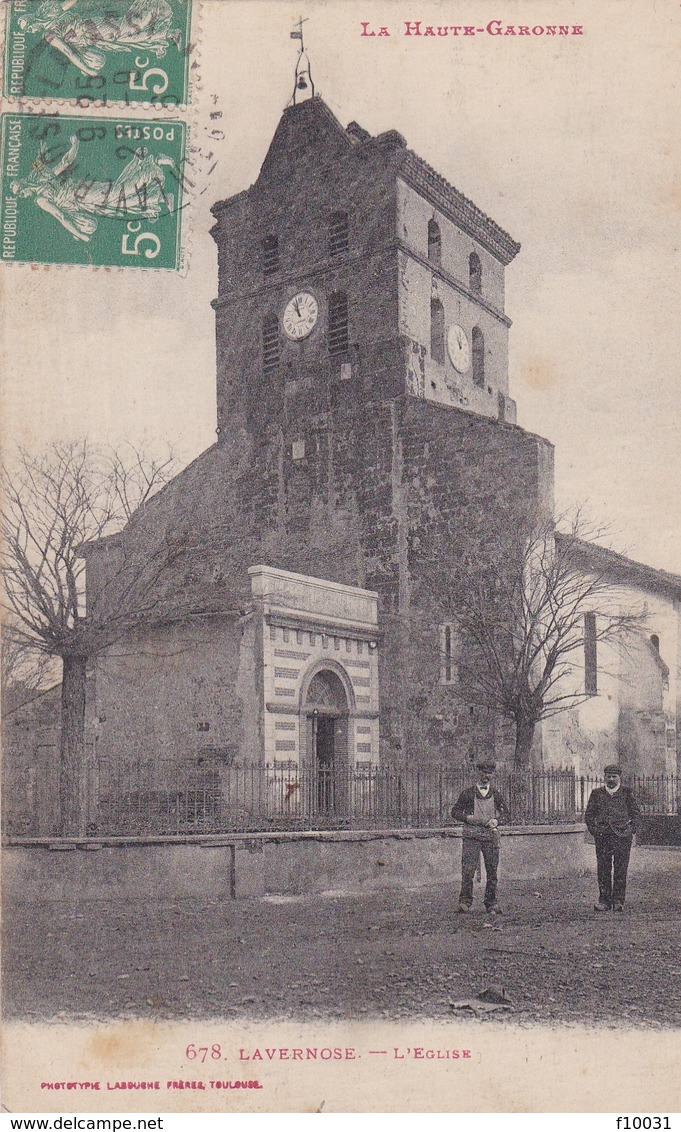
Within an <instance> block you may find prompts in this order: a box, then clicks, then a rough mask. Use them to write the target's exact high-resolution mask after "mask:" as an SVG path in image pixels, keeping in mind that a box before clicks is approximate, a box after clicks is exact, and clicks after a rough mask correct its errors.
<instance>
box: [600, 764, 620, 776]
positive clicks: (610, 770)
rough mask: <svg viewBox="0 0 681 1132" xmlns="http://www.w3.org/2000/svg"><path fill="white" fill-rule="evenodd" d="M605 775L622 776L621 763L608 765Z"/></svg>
mask: <svg viewBox="0 0 681 1132" xmlns="http://www.w3.org/2000/svg"><path fill="white" fill-rule="evenodd" d="M603 774H619V775H621V774H622V767H621V766H620V764H619V763H608V765H607V766H606V767H605V769H604V771H603Z"/></svg>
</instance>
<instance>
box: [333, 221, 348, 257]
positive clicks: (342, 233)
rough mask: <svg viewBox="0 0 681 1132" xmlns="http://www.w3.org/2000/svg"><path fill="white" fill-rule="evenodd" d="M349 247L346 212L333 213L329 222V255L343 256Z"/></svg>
mask: <svg viewBox="0 0 681 1132" xmlns="http://www.w3.org/2000/svg"><path fill="white" fill-rule="evenodd" d="M349 246H350V237H349V232H348V214H347V212H334V213H333V214H332V216H331V219H330V221H329V255H330V256H337V255H344V254H345V252H346V251H347V250H348V248H349Z"/></svg>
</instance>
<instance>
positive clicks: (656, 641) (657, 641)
mask: <svg viewBox="0 0 681 1132" xmlns="http://www.w3.org/2000/svg"><path fill="white" fill-rule="evenodd" d="M650 643H651V645H652V646H653V648H654V649H655V652H659V651H660V638H659V637H658V635H657V633H651V636H650Z"/></svg>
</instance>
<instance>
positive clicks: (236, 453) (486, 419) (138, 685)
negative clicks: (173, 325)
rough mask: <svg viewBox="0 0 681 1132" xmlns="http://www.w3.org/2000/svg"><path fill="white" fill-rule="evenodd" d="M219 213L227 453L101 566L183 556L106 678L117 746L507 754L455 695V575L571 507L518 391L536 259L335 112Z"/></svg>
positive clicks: (96, 569) (363, 755)
mask: <svg viewBox="0 0 681 1132" xmlns="http://www.w3.org/2000/svg"><path fill="white" fill-rule="evenodd" d="M213 212H214V215H215V218H216V224H215V227H214V229H213V236H214V238H215V241H216V243H217V247H218V294H217V298H216V300H215V302H214V308H215V318H216V341H217V419H218V441H217V443H216V444H215V445H214V446H213V447H212V448H211V449H209V450H208V451H207V452H205V453H203V455H202V456H200V457H199V458H198V459H197V460H196V461H194V463H193V464H192V465H190V467H189V468H187V469H185V471H184V472H183V473H181V475H179V476H178V477H177V478H176V479H175V480H174V481H173V483H172V484H170V485H169V486H168V487H167V488H166V489H165V490H164V491H163V492H161V493H160V494H159V495H158V496H157V497H156V499H155V500H153V501H152V502H151V503H150V504H149V505H148V506H147V507H146V509H145V511H144V513H143V514H139V515H138V516H136V517H134V518H133V520H132V522H131V523H130V524H129V526H128V527H127V528H126V530H125V531H124V532H122V534H121V535H120V536H116V539H115V540H113V541H111V540H104V542H103V543H100V544H97V545H96V546H93V547H91V548H90V549H89V551H88V585H89V586H90V588H91V592H92V593H93V594H96V593H97V592H98V591H99V592H100V593H101V592H103V587H105V583H106V578H107V576H108V571H110V570H111V568H112V567H113V566H114V565H115V564H116V563H118V564H120V561H121V559H120V555H121V554H123V555H124V556H127V557H128V558H129V557H130V556H131V555H133V554H137V555H138V556H139V555H140V554H144V553H147V554H148V553H149V549H150V548H151V547H153V546H155V545H158V544H159V540H163V539H165V540H166V543H167V544H170V542H172V544H173V546H174V547H175V551H174V553H173V556H172V557H173V564H172V569H168V570H166V571H165V572H164V576H163V577H159V583H158V584H159V587H160V589H162V590H163V600H162V601H161V600H159V602H158V603H157V604H156V606H155V608H156V615H155V618H154V620H153V623H151V622H149V623H147V624H146V625H145V626H144V627H140V628H139V629H137V630H136V631H135V633H136V641H137V652H135V650H134V649H133V650H128V653H127V656H128V659H127V660H126V661H125V662H122V661H121V660H120V659H117V658H116V656H115V651H116V650H115V649H112V650H111V653H110V655H109V656H106V655H105V656H104V657H102V658H101V659H100V661H99V662H98V675H97V681H96V683H97V689H96V693H95V696H94V699H95V700H96V703H97V715H98V718H105V719H106V721H107V722H106V724H105V725H103V730H102V738H101V741H100V746H101V744H104V745H105V746H110V748H111V750H113V749H114V747H115V746H116V744H118V747H117V749H121V746H120V745H121V743H123V748H124V750H125V751H127V752H128V754H129V755H130V757H132V756H133V755H134V752H135V751H138V752H139V750H140V749H142V747H144V749H145V750H149V749H150V744H151V749H155V748H156V747H158V749H159V750H161V749H162V750H163V751H165V752H166V755H167V753H168V751H169V750H171V751H172V752H174V754H173V757H174V758H176V760H177V762H178V763H181V762H182V761H183V760H187V759H188V760H192V759H195V758H197V757H199V755H200V753H201V751H203V752H204V755H203V757H204V758H206V757H208V755H207V752H210V751H213V752H214V754H215V758H217V759H219V758H220V757H222V759H223V761H226V762H229V761H232V762H236V763H241V764H244V765H248V764H262V763H263V762H270V761H272V760H273V759H276V758H284V757H286V758H287V759H288V760H289V762H290V764H291V765H296V760H300V763H301V764H302V762H304V761H305V760H306V759H308V760H309V759H311V758H314V757H315V751H316V752H317V755H318V756H319V757H320V758H321V753H320V752H322V750H323V755H324V758H325V759H327V760H328V761H333V760H336V761H337V762H338V761H339V760H341V759H342V760H343V762H344V765H346V766H348V767H353V766H356V765H357V764H358V763H361V762H369V763H371V764H372V765H375V764H376V763H377V762H378V761H379V760H380V762H381V763H383V764H385V763H392V764H396V765H405V764H410V765H414V764H417V765H421V764H430V765H434V764H441V763H447V764H450V765H451V764H455V765H459V764H461V763H463V762H465V761H467V760H468V759H470V758H472V757H474V756H475V755H477V754H480V753H481V752H489V751H491V750H495V751H496V753H497V756H498V757H499V756H501V757H503V753H504V751H503V746H501V745H500V741H501V736H500V732H499V730H498V728H497V727H496V726H495V721H494V720H491V719H489V718H485V717H483V716H479V715H476V714H475V713H472V712H471V711H470V709H468V708H462V707H461V705H460V704H457V702H456V698H455V694H454V687H453V685H454V683H455V667H456V666H455V662H454V658H453V656H452V655H451V647H452V646H451V635H450V633H449V627H448V625H447V616H446V611H447V604H448V601H449V602H451V600H452V597H451V594H449V593H448V590H447V571H448V564H450V565H451V562H452V561H453V560H454V559H455V556H456V554H457V548H460V546H461V542H462V539H465V537H466V532H467V531H468V530H469V529H470V528H471V527H475V529H476V530H478V531H480V530H483V531H484V529H485V526H486V524H487V525H489V524H491V525H494V524H495V523H500V522H504V521H505V519H506V520H507V521H508V517H509V515H510V514H511V513H512V504H513V501H514V500H515V499H517V498H521V499H522V500H523V502H524V505H525V506H526V507H529V508H531V509H533V510H536V511H538V512H541V513H550V512H551V509H552V492H553V477H552V456H553V453H552V448H551V445H550V444H549V443H548V442H547V441H545V440H543V439H541V438H539V437H537V436H534V435H531V434H529V433H527V432H525V431H523V430H522V429H521V428H519V427H518V426H517V425H516V412H515V404H514V402H513V401H512V400H511V398H510V396H509V386H508V336H509V327H510V321H509V319H508V317H507V316H506V314H505V312H504V271H505V268H506V266H507V265H508V264H509V263H510V262H511V261H512V259H513V258H514V256H515V255H516V254H517V252H518V250H519V245H518V244H517V243H515V242H514V241H513V240H512V239H511V237H510V236H508V235H507V234H506V233H505V232H504V231H503V230H502V229H501V228H500V227H499V226H498V225H497V224H495V223H494V221H492V220H491V219H489V217H487V216H485V215H484V213H483V212H481V211H480V210H479V209H478V208H477V207H476V206H475V205H474V204H472V202H471V201H469V200H467V199H466V198H465V197H464V196H462V194H461V193H460V192H459V191H458V190H457V189H455V188H453V187H452V186H451V185H450V184H448V182H447V181H445V179H444V178H443V177H441V176H440V175H439V174H438V173H436V172H435V170H433V169H432V168H430V166H428V165H427V164H426V163H425V162H424V161H422V160H421V159H420V158H419V157H417V156H416V154H414V153H413V152H412V151H411V150H409V149H408V148H407V145H406V142H405V140H404V138H402V137H401V135H400V134H398V133H397V132H396V131H394V130H389V131H387V132H386V133H383V134H380V135H378V136H377V137H371V136H370V135H369V134H368V133H367V132H366V131H365V130H364V129H362V128H361V126H359V125H357V123H354V122H353V123H351V124H350V125H349V126H348V127H347V128H345V129H344V128H343V127H342V126H341V124H340V123H339V122H338V121H337V119H336V118H335V117H334V115H333V114H332V113H331V111H330V110H329V109H328V107H327V106H326V105H325V104H324V102H323V101H322V100H321V99H320V98H318V97H313V98H311V99H309V100H308V101H306V102H303V103H301V104H300V105H294V106H292V107H290V108H289V109H287V110H285V111H284V113H283V116H282V118H281V120H280V123H279V125H278V127H277V130H276V133H275V135H274V138H273V140H272V142H271V145H270V147H269V150H268V153H267V155H266V157H265V161H264V163H263V166H262V169H261V171H260V175H259V177H258V179H257V181H256V182H255V184H254V185H252V186H251V187H250V188H249V189H246V190H245V191H243V192H241V193H238V194H237V195H236V196H234V197H232V198H230V199H229V200H226V201H222V202H220V203H218V204H216V205H215V207H214V209H213ZM433 532H437V539H436V540H434V539H433V537H432V536H433ZM434 545H436V546H437V548H438V561H437V569H436V570H435V573H434V570H433V561H432V548H433V546H434ZM134 548H136V550H135V549H134ZM144 548H146V550H144ZM117 556H118V557H117ZM435 576H437V577H438V578H439V579H440V581H439V583H438V585H437V586H436V591H437V592H435V591H434V589H433V584H434V583H433V578H434V577H435ZM171 645H172V647H170V646H171ZM325 650H326V651H325ZM119 651H120V650H119ZM133 655H137V657H143V658H144V659H143V660H139V659H138V660H134V659H130V658H131V657H132V656H133ZM151 657H156V658H157V659H156V660H155V661H154V662H153V663H152V662H151V660H150V658H151ZM114 690H115V691H114ZM105 701H106V702H105ZM311 705H315V707H314V708H313V707H312V706H311ZM311 728H312V730H311ZM320 728H321V730H320ZM207 731H210V734H209V735H206V732H207ZM142 735H144V736H145V738H144V740H143V739H142V738H141V736H142ZM220 752H222V755H220Z"/></svg>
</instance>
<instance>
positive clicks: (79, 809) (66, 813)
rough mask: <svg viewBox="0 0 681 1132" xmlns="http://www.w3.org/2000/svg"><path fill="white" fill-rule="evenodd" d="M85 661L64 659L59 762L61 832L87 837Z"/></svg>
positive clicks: (67, 835) (69, 657)
mask: <svg viewBox="0 0 681 1132" xmlns="http://www.w3.org/2000/svg"><path fill="white" fill-rule="evenodd" d="M85 664H86V658H85V657H84V656H70V655H69V656H65V657H64V658H63V666H64V667H63V675H62V685H61V745H60V763H59V813H60V833H61V835H62V836H63V837H83V836H84V835H85V832H86V822H87V813H86V798H87V781H86V765H85Z"/></svg>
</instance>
